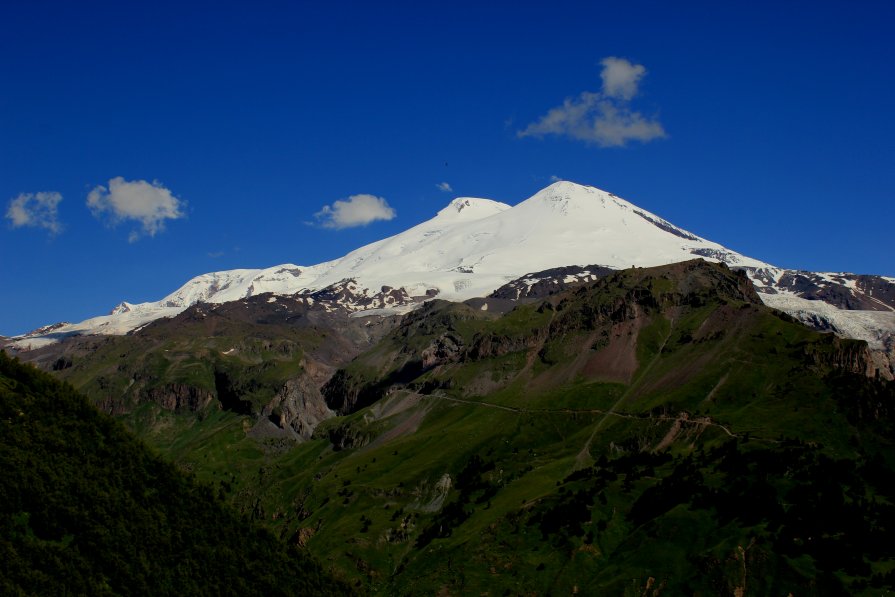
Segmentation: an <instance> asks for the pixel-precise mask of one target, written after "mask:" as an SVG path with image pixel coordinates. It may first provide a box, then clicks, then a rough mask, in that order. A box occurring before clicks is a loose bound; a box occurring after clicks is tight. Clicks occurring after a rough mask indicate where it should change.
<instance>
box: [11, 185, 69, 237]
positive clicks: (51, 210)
mask: <svg viewBox="0 0 895 597" xmlns="http://www.w3.org/2000/svg"><path fill="white" fill-rule="evenodd" d="M60 201H62V195H61V194H59V193H56V192H43V193H21V194H19V196H18V197H16V198H15V199H12V200H10V202H9V207H8V208H7V210H6V219H8V220H9V222H10V225H11V226H12V227H13V228H22V227H24V226H28V227H30V228H44V229H46V230H48V231H49V232H50V234H51V235H56V234H59V233H60V232H62V224H61V223H60V222H59V202H60Z"/></svg>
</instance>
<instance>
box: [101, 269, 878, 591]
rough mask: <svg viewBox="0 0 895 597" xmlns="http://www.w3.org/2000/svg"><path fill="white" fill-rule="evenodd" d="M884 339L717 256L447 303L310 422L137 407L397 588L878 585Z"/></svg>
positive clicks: (308, 544) (165, 449)
mask: <svg viewBox="0 0 895 597" xmlns="http://www.w3.org/2000/svg"><path fill="white" fill-rule="evenodd" d="M865 351H866V347H865V346H864V345H863V344H862V343H860V342H854V341H846V340H840V339H837V338H835V337H834V336H832V335H822V334H818V333H815V332H813V331H811V330H809V329H807V328H806V327H804V326H802V325H801V324H798V323H797V322H794V321H793V320H792V319H791V318H789V317H787V316H785V315H782V314H779V313H777V312H774V311H772V310H770V309H767V308H766V307H764V306H763V305H762V304H761V302H760V301H759V299H758V297H757V296H756V295H755V293H754V290H753V289H752V287H751V284H750V283H749V282H748V280H747V279H746V278H745V277H744V276H742V275H741V274H737V273H735V272H731V271H729V270H728V269H727V268H726V267H724V266H723V265H713V264H708V263H705V262H700V261H695V262H688V263H682V264H676V265H672V266H665V267H659V268H648V269H640V268H637V269H631V270H626V271H623V272H618V273H617V274H613V275H610V276H607V277H606V278H603V279H601V280H600V281H598V282H596V283H593V284H589V285H587V286H582V287H581V288H579V289H577V290H575V291H572V292H567V293H562V294H558V295H556V296H553V297H550V298H549V299H548V300H544V301H541V302H536V303H532V304H529V305H522V306H519V307H517V308H516V309H514V310H513V311H511V312H509V313H507V314H506V315H503V316H497V315H493V314H489V313H487V312H483V311H480V310H475V309H472V308H470V307H468V306H466V305H457V304H451V303H444V302H433V303H431V304H429V305H427V306H426V307H425V308H423V309H420V310H419V311H417V312H414V313H412V314H410V315H408V316H406V317H405V318H404V320H403V321H402V322H401V324H400V325H399V326H398V327H397V328H396V329H395V330H394V331H393V332H391V333H390V334H389V335H387V336H386V337H385V338H383V339H382V340H381V341H380V342H379V343H378V344H376V345H375V346H373V347H372V348H371V349H369V350H368V351H366V352H364V353H363V354H361V355H359V356H358V357H357V358H356V359H354V360H353V361H352V362H351V363H350V364H348V365H346V366H344V367H343V368H342V369H340V370H339V371H337V372H336V373H335V374H334V375H333V376H332V378H331V379H330V380H329V381H328V382H327V383H326V384H325V385H324V386H323V387H322V394H323V396H324V397H325V399H326V400H327V403H328V404H329V406H330V407H331V408H332V409H333V410H335V411H337V412H338V413H339V414H340V416H338V417H335V418H332V419H329V420H326V421H324V422H322V423H321V424H320V425H319V426H318V427H317V429H316V431H315V434H314V436H313V438H311V439H310V440H309V441H305V442H302V443H298V444H295V445H291V444H290V445H284V444H282V443H276V442H272V441H267V440H263V439H259V438H257V437H256V436H253V435H252V434H251V433H250V432H249V430H250V429H251V428H252V426H253V425H254V419H253V417H251V416H244V415H240V414H239V413H238V412H233V411H226V410H215V409H211V410H209V411H207V412H206V413H205V414H204V415H202V416H196V415H195V414H189V413H179V412H171V411H167V410H164V409H162V408H160V407H159V406H158V405H157V404H154V403H151V402H149V403H144V404H142V405H141V406H140V407H139V408H137V409H135V410H134V411H132V412H131V413H130V414H129V415H128V416H127V418H126V420H127V421H128V423H129V424H130V425H131V426H132V427H133V428H134V429H137V430H139V432H140V433H141V435H142V436H143V437H145V438H146V439H147V441H149V442H151V443H152V444H153V445H155V446H157V447H158V449H159V450H160V451H161V452H162V453H163V454H164V455H165V456H166V457H167V458H169V459H171V460H172V461H174V462H176V463H177V464H178V465H179V466H180V467H181V468H184V469H187V470H191V471H194V472H195V474H196V475H197V477H199V478H200V479H201V480H203V481H206V482H208V483H212V484H214V486H215V487H217V488H218V490H219V492H220V493H221V494H222V495H224V496H225V498H226V499H227V500H228V501H229V502H230V503H231V504H232V505H233V506H234V507H235V508H237V509H238V510H240V511H242V512H244V513H245V514H246V515H249V516H251V517H253V518H254V519H256V520H258V521H262V522H263V523H264V524H265V525H267V526H268V527H269V528H270V529H272V530H274V531H275V532H276V533H278V534H279V535H280V536H281V537H283V538H284V539H288V540H289V541H291V542H293V543H296V544H299V545H301V546H303V547H304V548H305V549H307V550H308V551H309V552H310V553H312V554H314V555H316V556H317V557H319V558H320V559H322V560H323V561H325V562H326V565H327V566H330V567H332V568H333V569H335V570H338V571H339V573H340V574H341V575H344V576H345V577H346V578H348V579H350V580H351V582H352V583H354V585H355V586H356V587H363V588H365V589H367V590H369V591H371V592H373V593H378V594H383V595H396V594H433V593H444V594H457V595H462V594H479V593H482V592H487V593H488V594H492V595H495V594H538V595H547V594H568V593H574V592H578V593H581V594H610V595H644V594H650V595H679V594H686V595H768V594H781V595H785V594H787V593H788V592H791V593H792V594H794V595H839V594H844V593H850V594H859V595H861V594H864V595H878V594H880V592H881V591H883V590H887V589H891V587H892V584H893V580H895V548H893V547H892V544H891V542H889V541H886V538H887V537H889V536H891V534H892V532H893V530H895V529H893V521H895V490H893V489H892V484H891V483H890V482H888V480H889V479H891V478H892V475H893V473H895V450H893V446H892V441H893V438H895V433H893V432H895V428H893V422H895V386H893V384H891V383H887V382H885V381H882V380H878V379H873V378H871V377H867V375H866V373H867V372H868V364H867V360H866V352H865ZM84 367H85V369H84V370H87V368H88V367H89V362H85V363H84ZM98 398H100V397H98Z"/></svg>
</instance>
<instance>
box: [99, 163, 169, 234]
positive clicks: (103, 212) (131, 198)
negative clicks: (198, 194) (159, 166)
mask: <svg viewBox="0 0 895 597" xmlns="http://www.w3.org/2000/svg"><path fill="white" fill-rule="evenodd" d="M185 206H186V204H185V202H184V201H183V200H182V199H178V198H177V197H175V196H174V195H173V194H172V193H171V191H169V190H168V189H166V188H165V187H163V186H162V185H161V183H160V182H158V181H153V182H147V181H145V180H132V181H127V180H124V178H122V177H121V176H117V177H115V178H113V179H112V180H110V181H109V187H108V188H106V187H104V186H102V185H100V186H97V187H96V188H95V189H93V190H92V191H90V193H89V194H88V195H87V207H89V208H90V211H91V212H93V215H94V216H95V217H97V218H103V217H107V218H108V220H109V223H110V224H111V225H113V226H114V225H116V224H118V223H120V222H123V221H125V220H134V221H136V222H139V223H140V224H141V226H142V230H134V231H132V232H131V233H130V235H129V236H128V241H129V242H134V241H136V240H138V239H139V238H140V236H141V235H143V234H145V235H148V236H155V235H156V233H158V232H161V231H162V230H164V229H165V220H177V219H179V218H183V217H185V214H184V212H183V209H184V207H185Z"/></svg>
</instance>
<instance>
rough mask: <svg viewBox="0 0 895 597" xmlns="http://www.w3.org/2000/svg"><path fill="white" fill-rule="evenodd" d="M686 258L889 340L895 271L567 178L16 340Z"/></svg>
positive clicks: (208, 279)
mask: <svg viewBox="0 0 895 597" xmlns="http://www.w3.org/2000/svg"><path fill="white" fill-rule="evenodd" d="M694 257H699V258H703V259H706V260H708V261H715V262H723V263H726V264H727V265H728V266H730V267H732V268H739V269H744V270H745V271H746V272H747V273H748V274H749V277H750V278H751V279H752V281H753V282H754V283H755V285H756V288H757V289H758V291H759V292H760V293H762V294H761V296H762V299H763V300H764V301H765V302H766V303H767V304H769V305H770V306H773V307H776V308H780V309H782V310H785V311H787V312H790V313H792V314H793V315H795V316H797V317H799V318H800V319H802V320H803V321H806V322H807V323H810V324H813V325H815V326H816V327H821V328H826V329H829V330H832V331H836V332H839V333H840V334H842V335H845V336H849V337H856V338H861V339H865V340H868V341H869V342H871V344H873V345H874V346H875V347H876V348H886V347H887V346H888V347H889V348H891V346H890V345H891V344H892V342H893V340H892V338H893V334H892V331H893V330H895V279H891V278H882V277H879V276H854V275H852V274H813V273H810V272H798V271H794V270H784V269H781V268H777V267H774V266H772V265H770V264H768V263H765V262H762V261H759V260H757V259H753V258H750V257H747V256H745V255H742V254H740V253H737V252H736V251H733V250H731V249H728V248H726V247H724V246H722V245H720V244H718V243H715V242H712V241H709V240H707V239H704V238H701V237H699V236H697V235H695V234H693V233H691V232H688V231H686V230H684V229H682V228H680V227H678V226H675V225H674V224H672V223H670V222H668V221H666V220H664V219H663V218H661V217H659V216H657V215H655V214H652V213H650V212H648V211H646V210H644V209H641V208H639V207H638V206H636V205H634V204H633V203H630V202H628V201H625V200H624V199H621V198H620V197H617V196H616V195H613V194H612V193H609V192H606V191H603V190H600V189H598V188H595V187H590V186H584V185H580V184H576V183H572V182H566V181H560V182H556V183H554V184H552V185H550V186H548V187H546V188H545V189H542V190H541V191H539V192H538V193H536V194H535V195H533V196H532V197H530V198H528V199H526V200H524V201H522V202H521V203H519V204H517V205H515V206H509V205H507V204H504V203H500V202H497V201H492V200H489V199H481V198H472V197H460V198H457V199H454V200H453V201H451V202H450V204H448V206H447V207H445V208H444V209H442V210H441V211H439V212H438V213H437V214H436V215H435V217H433V218H432V219H430V220H428V221H426V222H423V223H421V224H418V225H416V226H414V227H412V228H410V229H408V230H405V231H404V232H401V233H399V234H397V235H395V236H392V237H390V238H386V239H383V240H380V241H377V242H374V243H371V244H369V245H366V246H364V247H361V248H359V249H356V250H355V251H352V252H351V253H348V254H347V255H345V256H344V257H342V258H339V259H335V260H333V261H329V262H325V263H320V264H317V265H313V266H308V267H305V266H298V265H292V264H283V265H279V266H275V267H270V268H266V269H238V270H229V271H222V272H213V273H208V274H203V275H201V276H197V277H195V278H193V279H192V280H190V281H189V282H187V283H186V284H184V285H183V286H182V287H181V288H179V289H177V290H176V291H174V292H173V293H171V294H170V295H168V296H166V297H165V298H163V299H161V300H159V301H155V302H148V303H141V304H130V303H121V304H120V305H119V306H118V307H116V308H115V309H114V310H113V311H112V313H111V314H109V315H105V316H100V317H95V318H92V319H89V320H87V321H84V322H81V323H79V324H65V325H59V326H53V328H52V329H50V330H47V329H46V328H41V330H35V332H32V333H30V334H26V335H24V336H20V337H19V338H17V339H15V340H16V344H17V346H18V347H19V348H27V347H37V346H40V345H44V344H46V343H48V342H53V341H55V340H56V339H59V338H62V337H66V336H69V335H73V334H123V333H127V332H128V331H130V330H133V329H136V328H138V327H140V326H142V325H145V324H147V323H149V322H151V321H154V320H156V319H159V318H161V317H172V316H174V315H176V314H178V313H180V312H181V311H183V310H184V309H186V308H187V307H189V306H190V305H193V304H196V303H198V302H206V303H225V302H229V301H234V300H240V299H245V298H248V297H252V296H256V295H259V294H264V293H273V294H275V295H276V294H280V295H293V294H301V295H307V296H309V297H311V298H312V299H314V300H320V297H321V295H320V294H319V293H323V296H325V297H328V298H329V299H332V297H338V301H337V303H338V305H340V306H342V307H345V308H349V309H350V310H354V311H357V310H370V309H386V310H387V311H390V312H403V311H406V310H408V309H410V308H413V306H415V305H416V304H417V303H418V302H419V301H421V300H427V299H429V298H432V297H436V296H437V297H439V298H442V299H447V300H454V301H462V300H467V299H470V298H473V297H483V296H486V295H488V294H489V293H491V292H493V291H494V290H495V289H497V288H499V287H501V286H503V285H504V284H506V283H507V282H510V281H512V280H516V279H518V278H520V277H522V276H527V275H529V274H532V273H533V272H542V271H544V270H549V269H551V268H559V267H562V266H571V265H575V266H588V265H590V266H600V267H602V268H608V269H621V268H627V267H631V266H637V267H650V266H656V265H664V264H669V263H676V262H680V261H686V260H689V259H693V258H694ZM315 293H316V294H315ZM377 312H381V311H377Z"/></svg>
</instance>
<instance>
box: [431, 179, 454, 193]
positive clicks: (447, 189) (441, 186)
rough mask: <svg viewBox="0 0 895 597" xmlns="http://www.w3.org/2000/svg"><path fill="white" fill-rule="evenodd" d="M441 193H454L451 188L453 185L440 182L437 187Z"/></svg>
mask: <svg viewBox="0 0 895 597" xmlns="http://www.w3.org/2000/svg"><path fill="white" fill-rule="evenodd" d="M435 186H436V187H437V188H438V190H439V191H444V192H445V193H453V192H454V189H452V188H451V185H450V184H448V183H446V182H439V183H438V184H437V185H435Z"/></svg>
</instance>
